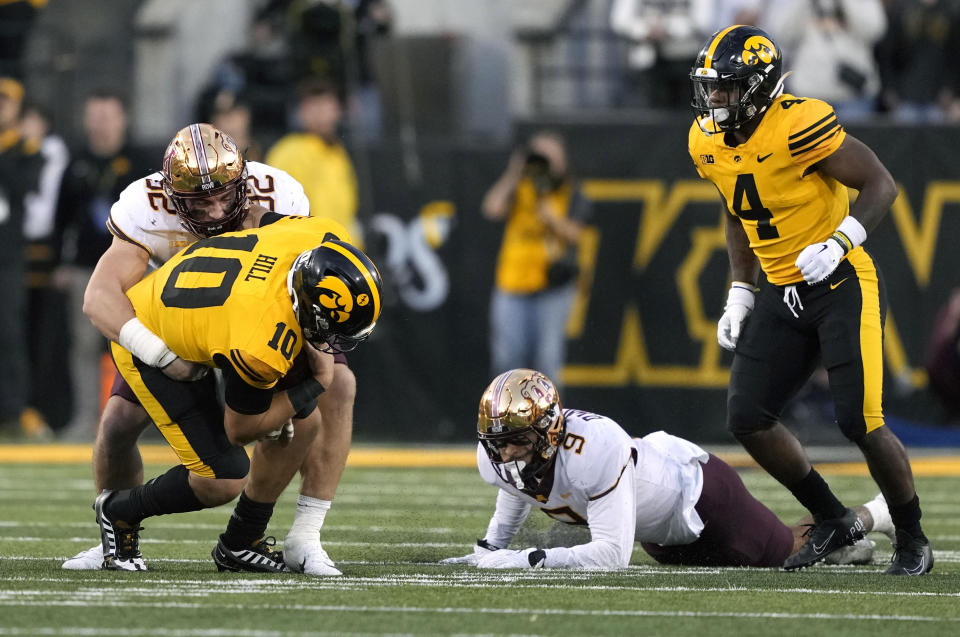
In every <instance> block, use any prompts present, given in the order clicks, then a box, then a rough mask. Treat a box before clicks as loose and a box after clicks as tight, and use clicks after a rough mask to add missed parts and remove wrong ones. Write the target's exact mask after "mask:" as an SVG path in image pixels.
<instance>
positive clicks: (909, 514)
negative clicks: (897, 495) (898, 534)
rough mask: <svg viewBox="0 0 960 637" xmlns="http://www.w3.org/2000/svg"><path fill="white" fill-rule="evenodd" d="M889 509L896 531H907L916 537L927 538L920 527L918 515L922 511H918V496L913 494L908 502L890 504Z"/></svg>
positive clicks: (919, 515)
mask: <svg viewBox="0 0 960 637" xmlns="http://www.w3.org/2000/svg"><path fill="white" fill-rule="evenodd" d="M889 509H890V518H891V519H892V520H893V526H895V527H896V528H897V530H898V531H904V532H906V533H909V534H910V535H911V536H912V537H915V538H917V539H920V538H923V539H924V540H926V539H927V536H925V535H924V534H923V530H922V529H921V528H920V517H921V515H922V513H921V511H920V498H919V497H918V496H916V495H914V496H913V499H912V500H910V501H909V502H907V503H905V504H899V505H897V506H890V507H889Z"/></svg>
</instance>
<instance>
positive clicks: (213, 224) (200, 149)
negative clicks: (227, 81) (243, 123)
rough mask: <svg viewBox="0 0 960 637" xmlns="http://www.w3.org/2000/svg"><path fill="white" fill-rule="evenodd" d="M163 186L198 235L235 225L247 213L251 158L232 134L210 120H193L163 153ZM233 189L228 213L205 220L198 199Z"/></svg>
mask: <svg viewBox="0 0 960 637" xmlns="http://www.w3.org/2000/svg"><path fill="white" fill-rule="evenodd" d="M162 172H163V191H164V193H165V194H166V195H167V197H169V198H170V201H171V203H173V207H174V208H175V209H176V211H177V215H179V217H180V224H181V225H182V226H183V227H184V228H185V229H186V230H187V231H189V232H191V233H193V234H194V235H196V236H198V237H201V238H202V237H211V236H214V235H218V234H222V233H224V232H230V231H231V230H237V229H239V228H240V225H241V224H242V223H243V220H244V218H245V217H246V216H247V210H248V209H249V200H248V199H247V162H246V161H244V159H243V154H242V153H241V152H240V150H239V149H238V148H237V144H236V143H235V142H234V141H233V139H232V138H231V137H230V136H229V135H227V134H226V133H224V132H223V131H221V130H219V129H217V128H214V127H213V126H211V125H210V124H190V125H189V126H187V127H186V128H183V129H181V130H180V132H178V133H177V134H176V135H175V136H174V138H173V139H172V140H171V141H170V145H169V146H167V152H166V153H164V155H163V171H162ZM224 193H232V194H233V198H232V200H231V201H230V203H229V205H228V206H227V213H226V214H225V215H224V216H223V217H221V218H220V219H213V220H208V219H204V218H203V216H204V215H202V214H198V213H197V212H196V211H194V210H193V208H194V205H195V204H196V202H197V201H198V200H203V199H208V198H212V197H219V196H220V195H223V194H224Z"/></svg>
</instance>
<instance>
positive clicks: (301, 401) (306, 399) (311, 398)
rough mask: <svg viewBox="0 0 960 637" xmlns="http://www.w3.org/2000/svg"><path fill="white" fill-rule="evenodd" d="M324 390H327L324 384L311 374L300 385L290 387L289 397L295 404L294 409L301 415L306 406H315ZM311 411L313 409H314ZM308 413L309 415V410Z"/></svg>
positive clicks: (291, 402)
mask: <svg viewBox="0 0 960 637" xmlns="http://www.w3.org/2000/svg"><path fill="white" fill-rule="evenodd" d="M324 391H326V389H325V388H324V386H323V385H321V384H320V382H319V381H318V380H317V379H316V378H313V377H312V376H311V377H310V378H308V379H307V380H305V381H303V382H302V383H300V384H299V385H294V386H293V387H291V388H290V389H288V390H287V398H288V399H290V404H291V405H293V411H294V412H295V413H296V414H297V415H298V416H299V414H300V412H301V411H303V410H304V409H305V408H307V407H315V406H316V404H317V398H318V397H319V396H320V394H322V393H323V392H324ZM310 411H313V409H311V410H310ZM307 415H309V412H308V414H307Z"/></svg>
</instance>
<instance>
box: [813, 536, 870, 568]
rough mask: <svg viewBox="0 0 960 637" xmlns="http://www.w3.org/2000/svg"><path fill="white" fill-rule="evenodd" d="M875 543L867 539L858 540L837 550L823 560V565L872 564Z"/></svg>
mask: <svg viewBox="0 0 960 637" xmlns="http://www.w3.org/2000/svg"><path fill="white" fill-rule="evenodd" d="M876 546H877V543H876V542H874V541H873V540H868V539H867V538H865V537H864V538H860V539H859V540H857V541H856V542H854V543H853V544H852V545H850V546H844V547H841V548H838V549H837V550H836V551H834V552H833V553H831V554H830V555H828V556H826V557H825V558H823V563H824V564H872V563H873V549H874V548H875V547H876Z"/></svg>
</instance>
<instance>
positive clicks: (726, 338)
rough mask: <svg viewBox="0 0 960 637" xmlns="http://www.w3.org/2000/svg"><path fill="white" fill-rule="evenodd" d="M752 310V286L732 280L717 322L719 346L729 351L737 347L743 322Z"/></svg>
mask: <svg viewBox="0 0 960 637" xmlns="http://www.w3.org/2000/svg"><path fill="white" fill-rule="evenodd" d="M752 311H753V286H752V285H750V284H748V283H741V282H740V281H734V282H733V284H732V285H731V286H730V292H729V293H728V294H727V304H726V305H724V306H723V316H721V317H720V322H719V323H717V342H718V343H720V347H722V348H723V349H728V350H730V351H731V352H732V351H733V350H734V349H736V347H737V340H739V339H740V330H741V329H742V328H743V322H744V321H746V320H747V317H748V316H750V312H752Z"/></svg>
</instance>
